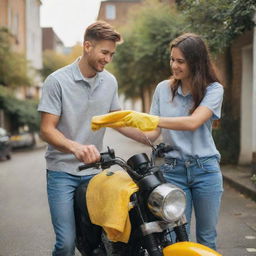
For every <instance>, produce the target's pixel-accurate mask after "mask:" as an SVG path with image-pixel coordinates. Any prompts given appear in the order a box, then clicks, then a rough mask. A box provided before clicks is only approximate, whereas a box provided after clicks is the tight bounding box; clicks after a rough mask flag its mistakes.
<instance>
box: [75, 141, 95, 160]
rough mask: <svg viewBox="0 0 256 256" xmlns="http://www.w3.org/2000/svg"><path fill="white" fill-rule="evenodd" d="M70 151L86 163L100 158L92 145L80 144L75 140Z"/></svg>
mask: <svg viewBox="0 0 256 256" xmlns="http://www.w3.org/2000/svg"><path fill="white" fill-rule="evenodd" d="M71 151H72V153H73V154H74V155H75V157H76V158H77V159H78V160H79V161H81V162H83V163H86V164H90V163H95V162H97V161H99V160H100V153H99V151H98V149H97V148H96V147H95V146H94V145H81V144H79V143H76V142H75V143H74V145H73V147H72V149H71Z"/></svg>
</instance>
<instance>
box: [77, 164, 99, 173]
mask: <svg viewBox="0 0 256 256" xmlns="http://www.w3.org/2000/svg"><path fill="white" fill-rule="evenodd" d="M93 167H95V168H96V167H97V164H96V163H92V164H83V165H80V166H78V170H79V171H82V170H86V169H89V168H93Z"/></svg>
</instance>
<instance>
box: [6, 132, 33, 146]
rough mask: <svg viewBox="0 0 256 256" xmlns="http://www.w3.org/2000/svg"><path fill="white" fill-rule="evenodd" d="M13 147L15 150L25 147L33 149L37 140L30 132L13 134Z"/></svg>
mask: <svg viewBox="0 0 256 256" xmlns="http://www.w3.org/2000/svg"><path fill="white" fill-rule="evenodd" d="M11 145H12V148H13V149H16V148H23V147H33V146H34V145H35V138H34V136H33V134H32V133H30V132H22V133H18V134H13V135H12V136H11Z"/></svg>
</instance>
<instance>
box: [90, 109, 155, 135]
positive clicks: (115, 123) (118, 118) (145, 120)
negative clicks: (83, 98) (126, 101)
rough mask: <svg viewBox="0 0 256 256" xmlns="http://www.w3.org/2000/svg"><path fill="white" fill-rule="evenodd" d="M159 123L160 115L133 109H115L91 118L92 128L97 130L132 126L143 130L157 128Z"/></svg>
mask: <svg viewBox="0 0 256 256" xmlns="http://www.w3.org/2000/svg"><path fill="white" fill-rule="evenodd" d="M158 123H159V116H154V115H149V114H145V113H141V112H136V111H132V110H123V111H114V112H111V113H108V114H106V115H101V116H94V117H93V118H92V120H91V128H92V130H94V131H96V130H98V129H100V128H102V127H111V128H117V127H125V126H131V127H135V128H138V129H140V130H142V131H152V130H155V129H156V128H157V126H158Z"/></svg>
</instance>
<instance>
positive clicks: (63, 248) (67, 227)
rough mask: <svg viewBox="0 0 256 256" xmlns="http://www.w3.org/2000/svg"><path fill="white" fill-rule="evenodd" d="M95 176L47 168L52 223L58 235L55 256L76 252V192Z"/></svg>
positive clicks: (66, 255) (70, 254)
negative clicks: (72, 173)
mask: <svg viewBox="0 0 256 256" xmlns="http://www.w3.org/2000/svg"><path fill="white" fill-rule="evenodd" d="M92 177H93V176H89V175H88V176H74V175H70V174H68V173H64V172H59V171H50V170H47V193H48V202H49V207H50V212H51V218H52V224H53V228H54V231H55V235H56V244H55V247H54V250H53V253H52V255H53V256H72V255H74V252H75V238H76V226H75V216H74V193H75V190H76V188H77V187H78V186H79V185H80V184H82V183H88V182H89V180H90V179H91V178H92Z"/></svg>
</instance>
